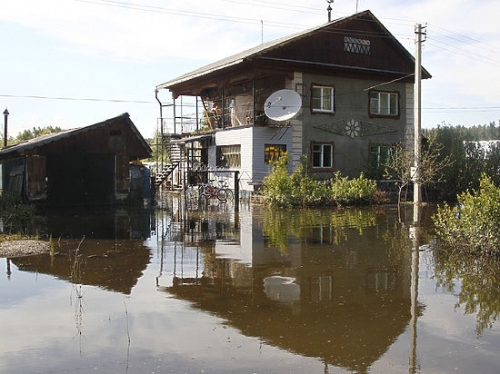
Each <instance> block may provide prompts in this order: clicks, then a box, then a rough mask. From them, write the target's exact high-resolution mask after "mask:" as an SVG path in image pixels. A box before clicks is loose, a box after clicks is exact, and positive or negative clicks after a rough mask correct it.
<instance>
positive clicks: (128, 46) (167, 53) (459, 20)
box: [0, 0, 500, 138]
mask: <svg viewBox="0 0 500 374" xmlns="http://www.w3.org/2000/svg"><path fill="white" fill-rule="evenodd" d="M0 6H1V12H0V36H1V37H0V51H1V52H0V56H1V58H0V112H2V113H3V112H4V111H5V109H7V110H8V112H9V116H8V136H16V135H17V134H18V133H20V132H22V131H24V130H26V129H32V128H33V127H45V126H54V127H55V126H58V127H61V128H63V129H70V128H76V127H82V126H88V125H92V124H94V123H97V122H101V121H104V120H106V119H109V118H112V117H115V116H118V115H120V114H122V113H125V112H128V113H129V114H130V117H131V119H132V121H133V122H134V123H135V125H136V126H137V127H138V129H139V131H140V132H141V134H142V135H143V136H144V137H146V138H148V137H152V136H153V135H154V133H155V131H156V130H157V122H158V121H157V119H158V117H160V109H159V103H158V102H157V101H156V99H155V88H156V86H157V85H159V84H161V83H164V82H167V81H169V80H171V79H173V78H176V77H178V76H180V75H182V74H185V73H188V72H190V71H192V70H195V69H197V68H199V67H202V66H204V65H207V64H209V63H211V62H214V61H217V60H220V59H222V58H225V57H227V56H230V55H233V54H235V53H239V52H242V51H244V50H246V49H249V48H252V47H254V46H257V45H258V44H260V43H262V42H267V41H270V40H274V39H276V38H279V37H282V36H285V35H290V34H292V33H295V32H299V31H303V30H306V29H308V28H311V27H314V26H318V25H321V24H324V23H326V22H327V21H328V14H327V11H326V9H327V6H328V3H327V1H326V0H288V1H285V0H276V1H270V0H212V1H209V2H208V1H199V0H198V1H194V0H179V1H175V0H44V1H40V0H15V1H12V0H0ZM331 6H332V19H336V18H340V17H346V16H349V15H352V14H354V13H356V11H359V12H361V11H364V10H370V11H371V12H372V13H373V14H374V15H375V17H377V18H378V19H379V21H381V22H382V23H383V24H384V26H385V27H386V28H387V29H388V30H389V31H390V32H391V33H392V34H393V35H394V37H396V38H397V39H398V40H399V41H400V43H401V44H402V45H403V46H404V47H405V48H406V49H407V50H408V51H409V52H410V53H411V54H412V55H415V32H414V30H415V25H416V24H421V25H422V26H425V31H426V36H425V42H424V43H423V50H422V65H423V66H424V67H425V68H426V69H427V70H428V71H429V72H430V73H431V75H432V78H431V79H430V80H424V81H423V82H422V127H423V128H430V127H436V126H437V125H441V124H446V125H452V126H455V125H464V126H473V125H485V124H489V123H491V122H495V123H496V124H497V125H498V124H499V121H500V94H499V91H500V38H499V36H500V22H498V18H499V16H500V4H498V0H476V1H470V0H468V1H465V0H440V1H436V0H420V1H415V0H405V1H400V0H357V1H356V0H335V1H334V2H333V3H332V4H331ZM159 99H160V101H162V102H163V103H165V104H168V103H171V95H170V94H169V92H168V91H166V90H161V91H160V94H159ZM164 116H165V117H168V113H167V114H166V115H164ZM1 117H2V118H1V121H0V123H1V126H0V133H1V134H2V137H3V127H4V126H3V125H4V123H5V116H1Z"/></svg>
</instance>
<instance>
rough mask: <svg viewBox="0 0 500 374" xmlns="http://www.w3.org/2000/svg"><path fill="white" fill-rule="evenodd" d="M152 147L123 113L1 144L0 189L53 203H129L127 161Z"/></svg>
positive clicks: (69, 204)
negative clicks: (28, 138)
mask: <svg viewBox="0 0 500 374" xmlns="http://www.w3.org/2000/svg"><path fill="white" fill-rule="evenodd" d="M151 152H152V151H151V148H150V147H149V145H148V144H147V142H146V141H145V139H144V138H143V137H142V135H141V134H140V133H139V131H138V130H137V128H136V126H135V125H134V123H133V122H132V120H131V119H130V116H129V114H128V113H124V114H122V115H119V116H117V117H114V118H111V119H108V120H106V121H103V122H99V123H96V124H94V125H90V126H87V127H82V128H78V129H73V130H65V131H62V132H58V133H54V134H48V135H45V136H41V137H38V138H35V139H31V140H28V141H26V142H22V143H19V144H16V145H13V146H10V147H5V148H3V149H2V150H0V163H1V164H2V186H3V191H4V193H5V192H8V193H12V194H15V195H18V196H21V197H22V198H23V199H24V200H25V201H29V202H35V201H43V202H47V203H48V204H49V205H57V206H71V205H114V204H122V203H128V202H129V201H130V197H131V184H130V180H131V179H130V163H131V161H135V160H138V159H144V158H147V157H149V156H150V155H151Z"/></svg>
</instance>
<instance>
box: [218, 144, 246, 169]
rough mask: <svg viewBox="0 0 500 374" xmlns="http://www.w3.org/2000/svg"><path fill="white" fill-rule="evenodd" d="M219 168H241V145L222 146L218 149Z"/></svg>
mask: <svg viewBox="0 0 500 374" xmlns="http://www.w3.org/2000/svg"><path fill="white" fill-rule="evenodd" d="M217 166H219V167H224V168H240V167H241V145H239V144H238V145H221V146H218V147H217Z"/></svg>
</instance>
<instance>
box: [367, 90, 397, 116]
mask: <svg viewBox="0 0 500 374" xmlns="http://www.w3.org/2000/svg"><path fill="white" fill-rule="evenodd" d="M370 115H372V116H389V117H397V116H399V93H397V92H385V91H370Z"/></svg>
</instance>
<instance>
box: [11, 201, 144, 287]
mask: <svg viewBox="0 0 500 374" xmlns="http://www.w3.org/2000/svg"><path fill="white" fill-rule="evenodd" d="M151 221H152V219H151V212H150V210H149V209H145V208H142V207H135V208H129V209H120V208H110V207H100V208H87V209H83V208H80V209H77V208H73V209H60V208H59V209H54V210H50V211H48V212H46V214H44V215H43V216H36V217H35V219H34V220H33V222H32V223H31V224H30V227H29V231H28V233H31V235H33V236H34V235H35V234H36V235H40V236H41V237H46V236H47V237H48V236H50V237H51V238H52V245H53V249H54V252H55V254H54V255H53V256H51V255H50V254H49V253H46V254H43V255H39V256H30V257H22V258H18V259H13V260H12V262H13V263H14V264H16V266H18V268H19V269H20V270H21V271H32V272H37V273H45V274H51V275H54V276H56V277H58V278H61V279H66V280H69V281H71V282H72V283H78V284H85V285H93V286H98V287H102V288H105V289H107V290H110V291H115V292H122V293H125V294H130V292H131V290H132V288H133V287H134V285H135V284H136V283H137V280H138V279H139V278H140V277H141V276H142V273H143V271H144V270H145V269H146V267H147V265H148V263H149V262H150V251H149V249H148V248H147V247H145V246H144V245H143V241H144V239H145V238H147V237H149V236H150V234H151V224H152V223H151ZM45 240H46V239H45Z"/></svg>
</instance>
